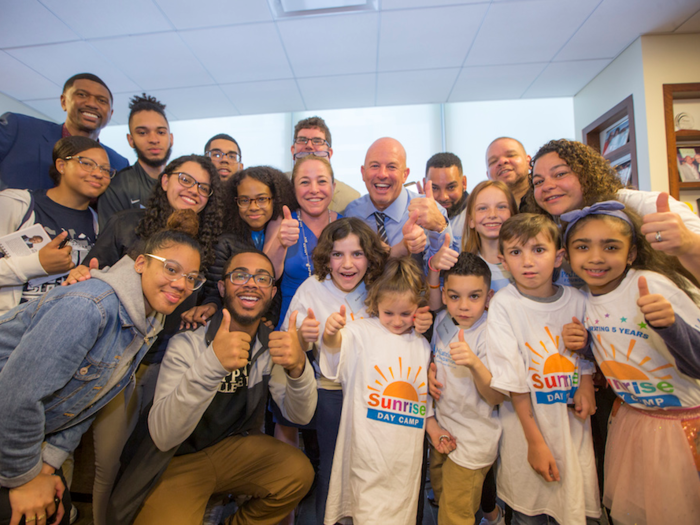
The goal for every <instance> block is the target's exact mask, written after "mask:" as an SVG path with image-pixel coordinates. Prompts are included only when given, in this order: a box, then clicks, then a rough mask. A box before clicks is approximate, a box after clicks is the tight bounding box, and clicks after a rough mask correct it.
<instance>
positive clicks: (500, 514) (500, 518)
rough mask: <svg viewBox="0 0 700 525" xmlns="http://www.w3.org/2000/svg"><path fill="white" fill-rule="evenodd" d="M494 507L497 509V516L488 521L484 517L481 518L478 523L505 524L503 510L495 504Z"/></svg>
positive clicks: (489, 524)
mask: <svg viewBox="0 0 700 525" xmlns="http://www.w3.org/2000/svg"><path fill="white" fill-rule="evenodd" d="M496 508H497V509H498V517H497V518H496V519H495V520H494V521H489V520H488V519H486V518H481V521H480V522H479V525H506V516H505V513H504V512H503V509H502V508H501V507H499V506H498V505H496Z"/></svg>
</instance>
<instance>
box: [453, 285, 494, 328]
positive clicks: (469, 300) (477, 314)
mask: <svg viewBox="0 0 700 525" xmlns="http://www.w3.org/2000/svg"><path fill="white" fill-rule="evenodd" d="M492 296H493V290H489V287H488V286H487V284H486V281H485V280H484V278H483V277H481V276H476V275H454V274H452V275H449V276H448V277H447V279H446V280H445V285H444V286H443V288H442V302H443V303H445V306H446V307H447V311H448V313H449V314H450V315H451V316H452V317H453V318H454V320H455V321H457V324H458V325H459V327H460V328H464V329H467V328H471V327H472V326H473V325H474V323H476V322H477V321H478V320H479V319H481V316H482V315H483V314H484V310H486V307H487V306H488V305H489V300H490V299H491V297H492Z"/></svg>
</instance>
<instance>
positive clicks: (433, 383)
mask: <svg viewBox="0 0 700 525" xmlns="http://www.w3.org/2000/svg"><path fill="white" fill-rule="evenodd" d="M444 386H445V385H443V384H442V383H440V382H439V381H438V380H437V366H435V363H430V367H429V368H428V391H429V392H430V397H432V398H433V399H434V400H435V401H437V400H438V399H440V396H441V395H442V388H443V387H444Z"/></svg>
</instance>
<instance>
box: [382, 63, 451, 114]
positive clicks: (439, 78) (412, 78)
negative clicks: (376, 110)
mask: <svg viewBox="0 0 700 525" xmlns="http://www.w3.org/2000/svg"><path fill="white" fill-rule="evenodd" d="M458 74H459V68H450V69H429V70H421V71H392V72H387V73H377V105H378V106H394V105H399V104H429V103H442V102H447V97H448V95H449V94H450V90H451V89H452V86H453V85H454V83H455V79H456V78H457V75H458Z"/></svg>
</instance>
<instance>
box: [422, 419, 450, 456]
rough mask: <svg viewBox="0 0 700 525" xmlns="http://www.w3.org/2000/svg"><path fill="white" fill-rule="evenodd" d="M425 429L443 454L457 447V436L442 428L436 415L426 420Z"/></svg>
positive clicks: (434, 445)
mask: <svg viewBox="0 0 700 525" xmlns="http://www.w3.org/2000/svg"><path fill="white" fill-rule="evenodd" d="M425 431H426V432H427V433H428V437H430V442H431V443H432V445H433V447H435V449H436V450H437V451H438V452H440V453H441V454H449V453H450V452H452V451H453V450H454V449H456V448H457V438H456V437H454V436H453V435H452V434H450V433H449V432H448V431H447V430H445V429H444V428H442V427H441V426H440V424H439V423H438V422H437V419H435V417H434V416H433V417H429V418H428V419H426V420H425Z"/></svg>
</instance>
